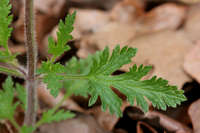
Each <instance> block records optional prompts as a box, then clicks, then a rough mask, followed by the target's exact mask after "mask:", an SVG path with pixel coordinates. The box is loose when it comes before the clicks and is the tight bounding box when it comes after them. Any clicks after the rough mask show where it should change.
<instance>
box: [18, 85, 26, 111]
mask: <svg viewBox="0 0 200 133" xmlns="http://www.w3.org/2000/svg"><path fill="white" fill-rule="evenodd" d="M16 92H17V97H18V99H19V100H20V102H21V104H20V105H21V106H22V108H23V109H25V108H26V89H25V88H24V87H23V86H22V85H20V84H16Z"/></svg>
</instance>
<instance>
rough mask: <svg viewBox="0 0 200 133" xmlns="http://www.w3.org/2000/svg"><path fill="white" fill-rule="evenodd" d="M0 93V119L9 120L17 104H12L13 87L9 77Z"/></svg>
mask: <svg viewBox="0 0 200 133" xmlns="http://www.w3.org/2000/svg"><path fill="white" fill-rule="evenodd" d="M3 89H4V90H1V91H0V101H1V102H0V119H11V118H12V117H13V116H14V112H15V109H16V107H17V103H16V104H13V99H14V87H13V82H12V79H11V77H8V78H7V79H6V81H5V83H4V84H3Z"/></svg>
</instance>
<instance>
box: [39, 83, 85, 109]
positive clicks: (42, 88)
mask: <svg viewBox="0 0 200 133" xmlns="http://www.w3.org/2000/svg"><path fill="white" fill-rule="evenodd" d="M38 98H39V99H40V100H41V101H42V102H43V103H45V104H46V105H47V106H49V107H54V106H55V105H56V104H58V103H59V101H61V99H62V98H63V94H62V93H59V95H58V96H57V97H56V98H54V97H53V96H52V95H51V94H50V92H49V90H47V88H46V85H45V84H42V83H41V84H39V86H38ZM62 106H63V107H65V108H67V109H69V110H74V111H78V112H83V111H84V110H83V109H82V108H81V107H80V106H79V105H78V104H77V103H75V102H74V101H73V100H72V99H71V98H68V99H67V100H66V101H65V102H64V103H63V104H62Z"/></svg>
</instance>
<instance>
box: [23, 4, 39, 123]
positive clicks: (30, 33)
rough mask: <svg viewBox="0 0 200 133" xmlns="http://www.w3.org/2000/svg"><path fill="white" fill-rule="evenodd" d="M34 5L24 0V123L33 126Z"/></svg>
mask: <svg viewBox="0 0 200 133" xmlns="http://www.w3.org/2000/svg"><path fill="white" fill-rule="evenodd" d="M33 8H34V6H33V0H25V35H26V48H27V59H28V63H27V67H28V68H27V70H28V74H27V79H26V85H27V87H26V88H27V107H26V112H25V120H24V124H25V125H27V126H34V124H35V120H36V110H37V92H36V91H37V89H36V86H37V81H36V76H35V75H36V74H35V73H36V62H37V46H36V42H35V32H34V29H35V26H34V9H33Z"/></svg>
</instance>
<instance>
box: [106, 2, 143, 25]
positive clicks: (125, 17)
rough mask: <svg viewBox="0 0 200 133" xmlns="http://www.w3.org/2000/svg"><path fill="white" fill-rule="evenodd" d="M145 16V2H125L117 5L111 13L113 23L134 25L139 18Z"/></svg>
mask: <svg viewBox="0 0 200 133" xmlns="http://www.w3.org/2000/svg"><path fill="white" fill-rule="evenodd" d="M143 14H144V1H141V0H134V1H133V0H123V1H122V2H119V3H117V4H116V5H115V6H114V8H113V9H112V10H111V12H110V17H111V19H112V20H113V21H117V22H122V23H133V22H135V21H136V19H137V17H140V16H141V15H143Z"/></svg>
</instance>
